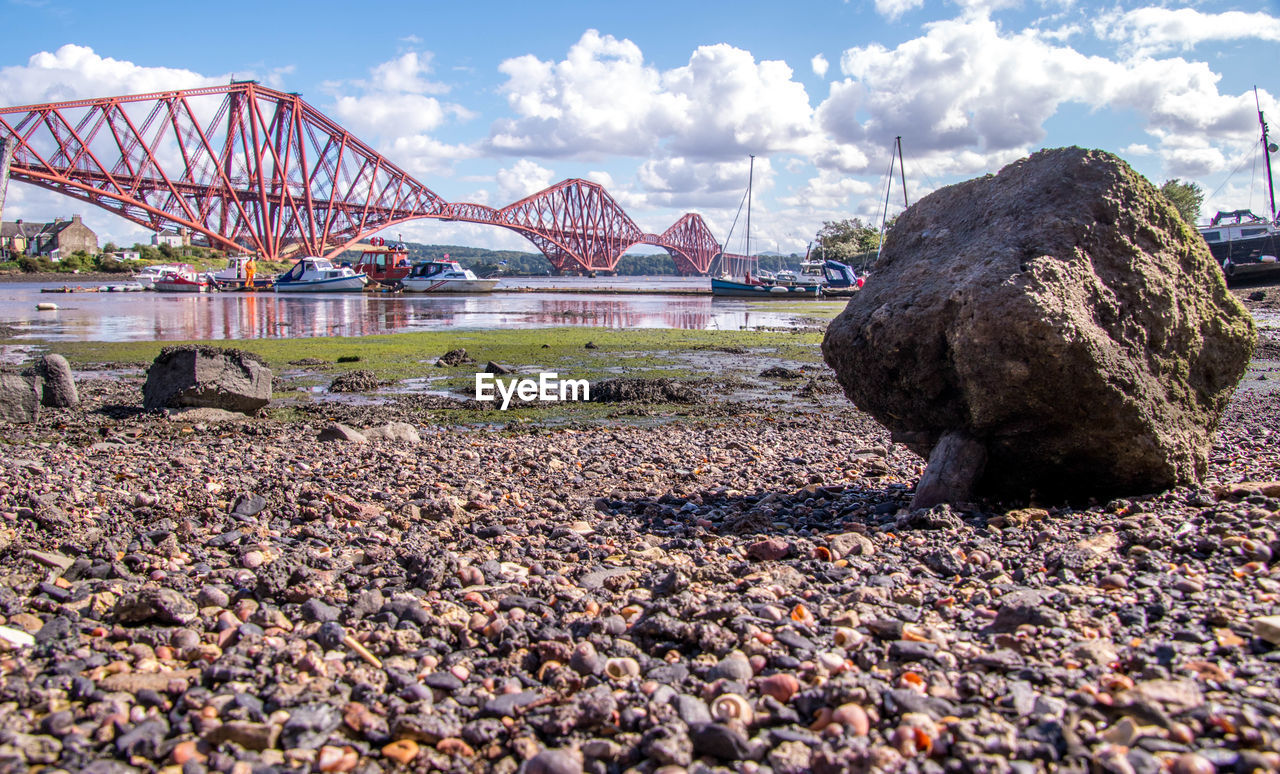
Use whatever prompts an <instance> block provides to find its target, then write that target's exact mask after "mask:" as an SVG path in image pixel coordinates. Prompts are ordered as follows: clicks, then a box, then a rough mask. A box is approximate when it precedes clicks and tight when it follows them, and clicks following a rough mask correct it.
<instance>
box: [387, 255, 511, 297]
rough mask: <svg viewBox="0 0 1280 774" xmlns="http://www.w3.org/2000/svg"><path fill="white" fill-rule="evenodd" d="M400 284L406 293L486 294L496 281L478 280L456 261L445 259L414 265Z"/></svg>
mask: <svg viewBox="0 0 1280 774" xmlns="http://www.w3.org/2000/svg"><path fill="white" fill-rule="evenodd" d="M400 284H401V285H403V286H404V291H405V292H406V293H488V292H489V291H491V290H493V288H494V286H495V285H497V284H498V281H497V280H496V279H480V278H479V277H477V276H476V275H475V273H474V272H472V271H471V270H470V269H464V268H462V265H461V264H459V263H458V262H457V261H452V260H447V259H446V260H440V261H424V262H423V263H418V264H414V266H413V269H412V270H410V272H409V276H407V277H405V278H404V279H402V280H400Z"/></svg>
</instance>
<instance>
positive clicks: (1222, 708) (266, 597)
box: [0, 334, 1280, 774]
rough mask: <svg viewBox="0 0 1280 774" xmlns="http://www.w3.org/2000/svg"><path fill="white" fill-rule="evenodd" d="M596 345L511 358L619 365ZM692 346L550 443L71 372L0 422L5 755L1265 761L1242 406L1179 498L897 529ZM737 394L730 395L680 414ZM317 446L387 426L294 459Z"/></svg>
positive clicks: (824, 434) (513, 416)
mask: <svg viewBox="0 0 1280 774" xmlns="http://www.w3.org/2000/svg"><path fill="white" fill-rule="evenodd" d="M583 335H584V336H585V335H586V334H583ZM593 337H594V334H593ZM620 337H621V336H620V335H619V338H620ZM739 338H740V339H741V340H742V341H749V340H750V337H745V336H741V337H739ZM774 338H779V337H774ZM353 341H356V340H353ZM765 341H768V339H765ZM598 343H599V344H601V345H602V346H601V347H600V349H598V350H584V349H583V345H582V343H581V342H578V341H576V340H574V341H573V342H572V343H571V344H570V342H568V341H566V342H562V343H557V344H556V346H555V347H553V349H552V350H550V352H552V353H554V352H555V351H556V349H557V348H563V349H564V353H563V354H564V356H566V357H570V356H572V357H574V358H577V357H579V356H580V354H581V353H589V354H590V356H591V357H593V358H598V360H599V362H600V363H601V364H606V363H609V362H613V361H614V360H616V358H617V357H620V356H626V355H628V354H629V353H628V352H625V351H623V352H619V346H618V345H617V342H613V341H609V340H606V339H604V338H603V337H600V341H599V342H598ZM736 343H741V341H738V342H735V344H736ZM443 345H444V342H443V341H442V340H441V341H440V342H438V343H437V346H440V347H441V348H443ZM649 345H650V342H648V341H647V340H645V341H644V343H643V346H649ZM470 346H472V345H471V344H470V343H468V347H470ZM528 346H529V347H530V349H529V351H530V352H547V351H548V350H541V349H539V348H538V347H539V346H540V345H536V344H533V343H530V344H528ZM698 346H700V341H699V343H698V344H695V346H694V348H693V349H694V351H693V352H691V353H690V354H691V355H696V356H697V362H698V363H699V368H700V369H701V370H702V371H703V372H705V373H709V374H714V376H712V377H710V378H712V379H713V380H716V381H713V383H712V384H711V385H708V386H707V387H705V388H704V392H705V393H706V397H704V398H703V400H701V401H699V402H695V403H688V404H663V403H653V402H643V401H641V402H630V403H617V404H600V405H599V406H596V407H595V409H596V412H595V414H594V416H593V418H590V419H588V418H585V417H584V418H580V419H573V418H572V415H569V417H568V419H567V421H565V417H563V416H561V415H558V414H556V412H555V411H553V410H551V409H535V408H526V409H522V410H513V411H510V412H501V411H498V410H487V411H484V410H479V409H476V408H475V407H474V406H472V407H468V406H467V403H466V402H465V401H458V400H450V399H439V398H431V397H428V396H421V395H409V396H396V395H385V394H384V395H383V398H385V402H383V403H379V404H376V405H371V404H368V403H364V402H360V401H337V402H328V401H323V402H322V401H313V400H310V399H299V400H298V401H295V402H290V401H281V402H280V404H281V405H279V406H277V407H276V408H275V409H272V410H268V411H267V412H265V413H264V414H263V415H260V416H257V417H253V418H247V417H246V418H237V419H232V420H224V419H220V418H218V417H217V416H216V415H215V416H209V415H208V414H207V413H205V414H201V413H200V412H196V413H195V414H193V415H188V416H183V415H180V414H174V415H172V416H166V415H164V414H160V413H148V412H143V411H141V385H142V381H143V376H142V374H141V373H138V372H130V373H128V374H126V375H108V374H105V373H104V374H102V375H101V376H98V377H95V376H94V375H93V373H92V372H88V373H85V374H84V375H83V376H82V377H81V378H80V379H79V381H78V386H79V389H80V394H81V398H82V401H83V403H82V405H81V406H79V407H77V408H74V409H58V410H49V411H47V413H46V414H45V415H43V416H42V418H41V419H40V420H39V421H38V422H37V423H36V424H34V425H29V426H6V427H4V428H3V435H4V437H5V440H6V444H5V446H4V447H3V448H4V449H5V455H6V457H7V458H9V459H11V460H13V461H14V464H11V465H6V466H3V467H0V556H3V558H4V561H3V562H0V566H3V568H4V569H3V571H0V588H3V589H4V597H3V599H4V607H3V609H2V610H0V625H3V626H5V627H8V628H9V629H10V630H13V631H16V632H19V633H21V634H25V635H27V636H28V637H30V638H31V639H32V640H33V641H34V644H33V645H28V646H20V647H18V648H16V649H13V650H10V651H9V652H7V653H4V654H3V659H0V670H2V671H3V674H5V675H8V676H10V677H9V679H7V680H4V681H0V723H3V724H4V725H5V726H6V728H10V729H12V730H13V732H14V734H13V736H12V739H13V741H12V742H6V743H5V744H6V745H8V747H6V748H5V749H6V750H7V752H6V754H7V755H10V756H17V757H18V758H19V759H20V760H26V761H29V762H30V763H31V764H32V765H33V766H34V765H35V764H36V763H37V762H38V761H39V760H48V759H49V752H48V751H49V749H50V747H51V745H52V744H54V743H57V744H59V745H60V747H58V748H57V750H58V751H57V752H56V754H55V755H54V758H55V759H56V760H55V762H56V763H57V764H58V765H60V766H61V767H62V768H65V769H68V770H79V769H82V768H85V767H87V766H88V765H89V762H90V761H93V760H97V759H116V760H118V761H130V762H133V763H134V764H135V765H140V764H139V763H138V762H140V761H144V760H147V761H150V762H149V763H146V764H141V765H143V769H144V770H157V769H160V768H161V767H162V766H164V765H169V766H171V767H173V768H174V770H177V769H178V768H179V767H181V766H182V765H183V764H184V763H187V762H189V761H192V760H195V761H199V762H201V763H202V764H203V765H204V766H207V767H208V770H211V771H231V770H233V769H232V767H233V765H234V764H236V763H237V762H243V763H246V764H248V765H249V766H255V767H256V766H264V767H265V766H276V767H283V766H285V765H286V764H288V765H292V766H294V767H301V768H303V769H307V770H315V769H319V768H321V766H320V763H321V762H322V761H324V762H329V763H330V764H332V762H333V761H334V760H338V761H343V760H346V759H348V758H349V759H350V762H351V764H352V766H351V768H352V769H358V770H361V771H365V772H370V773H371V774H372V773H373V772H393V771H398V770H403V768H402V765H403V763H404V762H406V761H411V762H412V763H411V766H412V767H413V768H415V769H418V768H421V769H424V770H425V769H431V770H443V771H477V770H494V771H508V772H514V771H517V770H518V769H520V767H521V765H522V764H524V765H525V768H526V769H529V770H539V771H557V772H559V771H569V772H575V774H579V773H581V772H587V771H590V772H607V771H625V770H629V769H633V768H634V769H635V770H637V771H657V770H658V768H659V767H660V766H669V767H670V766H679V767H680V768H681V770H687V771H692V770H697V771H713V770H720V768H717V767H728V769H733V768H736V767H741V766H743V765H746V762H748V761H753V762H755V763H757V764H759V766H760V767H763V766H765V765H768V766H770V767H771V768H772V770H774V771H775V772H778V771H787V772H801V771H817V772H837V771H842V770H846V769H847V768H855V769H857V770H898V769H904V770H914V769H915V768H920V769H921V770H924V764H925V762H926V761H929V763H928V766H929V767H930V768H933V767H943V768H945V769H946V770H968V771H995V770H1004V768H1008V763H1009V762H1010V761H1022V762H1024V764H1025V766H1023V769H1024V770H1028V771H1041V772H1047V771H1052V770H1055V767H1061V766H1062V765H1063V764H1064V763H1065V762H1069V760H1073V761H1075V762H1076V763H1078V764H1079V765H1080V766H1082V767H1085V768H1087V767H1089V766H1090V765H1097V766H1102V765H1103V764H1110V763H1114V762H1115V761H1116V760H1117V758H1116V756H1117V755H1118V756H1119V760H1121V761H1125V762H1133V763H1134V766H1135V770H1143V771H1156V770H1159V768H1160V767H1161V766H1162V765H1163V766H1169V765H1173V761H1175V760H1177V759H1179V756H1186V755H1197V756H1200V757H1207V758H1209V759H1211V760H1212V761H1213V762H1214V763H1215V764H1217V765H1218V766H1219V769H1218V770H1220V771H1229V770H1233V769H1235V768H1240V769H1243V770H1251V768H1252V767H1253V766H1254V765H1255V764H1256V765H1260V766H1261V767H1262V768H1263V769H1264V770H1266V769H1267V768H1268V767H1273V766H1274V765H1275V764H1276V763H1280V750H1277V749H1276V748H1275V744H1274V740H1276V739H1277V736H1276V733H1277V732H1278V731H1280V728H1278V727H1277V726H1278V725H1280V724H1278V723H1277V717H1278V716H1277V714H1275V713H1274V712H1273V711H1272V710H1271V709H1270V708H1272V707H1278V706H1280V695H1277V693H1280V691H1277V688H1278V687H1280V663H1278V662H1277V661H1276V659H1275V652H1276V651H1275V649H1274V647H1273V646H1272V645H1271V644H1269V643H1268V642H1267V641H1264V640H1262V639H1260V638H1259V637H1256V636H1255V634H1254V629H1253V624H1252V621H1253V619H1254V618H1256V617H1260V616H1266V615H1271V614H1272V613H1273V612H1274V601H1273V600H1272V597H1273V596H1274V594H1273V587H1276V585H1277V584H1280V578H1278V577H1277V573H1276V572H1275V571H1274V570H1273V569H1271V568H1270V567H1268V565H1267V563H1266V562H1265V561H1263V562H1261V563H1259V561H1258V560H1257V559H1256V555H1257V553H1258V552H1260V551H1261V550H1262V548H1260V547H1259V546H1262V547H1263V548H1265V547H1267V546H1268V545H1274V544H1275V535H1274V523H1275V522H1278V521H1280V499H1277V494H1280V485H1273V484H1250V485H1248V486H1245V485H1242V484H1241V482H1245V481H1272V482H1274V481H1276V480H1280V463H1278V462H1277V461H1276V459H1275V457H1274V454H1272V453H1271V451H1270V441H1269V440H1268V438H1267V436H1266V435H1265V434H1264V433H1263V431H1264V430H1266V429H1267V428H1273V427H1276V426H1280V407H1277V406H1276V404H1275V402H1274V401H1271V400H1266V399H1263V398H1260V397H1259V396H1257V395H1256V394H1254V393H1253V392H1251V391H1242V392H1240V393H1238V394H1237V396H1236V398H1235V399H1233V401H1232V404H1231V407H1230V408H1229V409H1228V410H1227V413H1226V415H1225V416H1224V422H1223V426H1222V428H1221V429H1220V431H1219V433H1218V435H1217V437H1216V440H1215V447H1214V451H1213V453H1212V454H1211V456H1210V465H1211V468H1210V470H1209V471H1208V475H1209V478H1208V480H1207V481H1206V483H1205V484H1204V485H1203V486H1197V487H1181V488H1178V489H1175V490H1170V491H1167V492H1158V493H1153V494H1146V495H1137V496H1132V497H1127V498H1124V499H1117V500H1115V501H1111V502H1108V503H1099V504H1095V505H1091V506H1080V507H1070V506H1066V505H1061V504H1058V505H1054V504H1045V505H1044V506H1043V507H1040V506H1032V507H1018V506H1017V505H1016V504H1014V505H1001V504H997V503H988V502H980V503H977V504H974V505H972V506H967V507H965V508H963V509H959V510H955V511H946V512H944V513H940V514H939V515H938V519H939V523H937V524H934V525H932V526H934V527H935V528H933V529H919V528H915V527H913V526H912V521H911V516H912V514H911V513H910V511H909V510H908V509H907V508H906V504H907V502H908V501H909V498H910V493H911V488H912V486H913V485H914V482H915V481H916V479H917V477H918V476H919V474H920V471H921V469H922V467H923V464H924V461H923V460H921V459H920V458H918V457H916V456H915V455H913V454H911V453H910V452H909V451H907V450H906V449H905V448H904V447H902V446H901V445H896V444H894V443H892V441H891V440H890V438H889V437H888V433H887V432H886V431H885V430H884V429H883V428H881V427H879V426H878V425H877V424H876V423H874V422H873V421H870V419H869V418H868V417H867V416H866V415H864V414H862V413H860V412H859V411H857V409H856V408H854V407H853V406H852V405H850V404H849V402H848V401H847V400H846V399H845V398H844V396H843V395H842V394H841V393H840V391H839V390H838V388H834V387H833V384H834V380H833V377H832V376H831V375H830V374H829V372H826V371H823V370H819V369H820V367H818V366H816V367H815V370H814V372H813V373H812V374H811V376H812V378H813V381H814V382H816V384H817V385H818V389H814V390H810V391H809V393H808V396H807V397H806V396H802V395H801V393H802V392H805V388H806V386H807V385H808V384H809V383H810V382H809V380H808V379H806V378H801V379H787V378H783V379H763V378H761V377H759V376H758V374H759V373H760V369H761V368H762V367H763V366H765V365H768V364H777V363H778V361H779V356H778V353H777V352H776V351H775V348H774V347H773V346H772V345H770V346H763V347H758V348H753V347H751V346H750V345H749V344H748V345H747V346H744V347H738V346H734V347H725V348H724V350H723V351H722V350H717V349H700V348H697V347H698ZM570 350H572V352H570ZM743 350H745V352H744V351H743ZM436 354H440V353H439V352H437V351H436V350H435V349H432V350H431V351H430V353H429V355H430V356H432V357H434V356H435V355H436ZM474 354H475V355H476V356H477V359H478V360H481V362H482V361H483V356H484V355H485V354H486V350H485V349H483V348H480V349H478V350H477V351H476V352H474ZM583 356H585V355H583ZM335 365H337V364H335V363H331V362H327V363H323V364H312V365H302V366H299V368H300V369H301V371H299V372H294V371H292V370H291V371H290V372H289V373H287V374H286V373H283V372H279V373H278V376H279V377H280V378H281V379H282V380H283V382H284V383H283V384H282V385H281V387H282V388H284V389H290V386H291V385H300V386H301V389H300V390H298V392H299V394H302V393H305V391H306V389H305V384H307V383H309V381H308V380H312V381H314V380H315V379H316V378H319V379H320V381H321V383H327V381H328V379H329V378H331V377H332V376H333V375H334V370H333V367H334V366H335ZM367 365H371V364H370V363H358V364H355V367H361V366H367ZM661 365H662V364H660V363H659V364H653V365H650V366H649V368H653V367H655V366H656V367H661ZM730 366H732V368H730ZM427 367H430V369H431V371H433V372H434V371H435V370H439V369H435V368H434V366H427ZM418 368H419V369H420V370H422V369H423V368H424V366H423V365H420V366H418ZM474 368H475V366H471V367H464V366H459V367H457V368H455V369H450V371H449V372H450V373H452V372H453V371H465V370H474ZM634 373H635V374H636V375H639V374H641V373H643V372H642V371H640V370H637V371H635V372H634ZM744 381H745V382H749V385H748V386H753V387H755V388H760V387H767V391H766V392H765V393H763V394H760V395H756V396H755V397H752V398H750V399H748V400H747V401H745V402H742V403H738V404H733V405H730V404H726V403H724V402H720V401H718V398H719V396H721V395H722V394H724V393H725V392H727V391H728V389H730V387H731V385H733V384H739V383H740V382H744ZM739 386H741V385H739ZM786 394H790V395H792V396H793V397H794V400H795V401H796V403H795V404H794V406H791V407H788V408H786V409H785V410H780V408H779V406H780V405H781V404H780V400H781V398H782V396H783V395H786ZM335 421H336V422H341V423H343V424H345V425H347V426H349V427H353V428H362V429H363V428H377V427H383V426H387V425H388V424H389V423H395V422H400V423H404V424H405V425H406V426H408V427H409V428H411V429H412V430H413V433H412V434H408V433H407V432H406V431H404V430H403V428H402V429H401V430H400V431H399V432H401V433H402V435H400V436H398V437H397V438H395V439H382V440H371V441H369V442H367V443H360V442H356V441H323V440H321V438H320V436H321V431H323V430H324V429H325V428H326V427H328V426H329V425H331V424H332V423H333V422H335ZM371 460H372V462H371ZM1259 529H1263V530H1270V531H1269V532H1268V535H1265V536H1264V535H1259V534H1257V531H1258V530H1259ZM1245 535H1250V536H1252V537H1250V538H1248V539H1245V538H1244V537H1243V536H1245ZM1246 549H1248V550H1246ZM1268 600H1272V601H1268ZM55 634H56V636H55ZM7 636H11V637H12V636H16V635H7ZM19 676H21V677H22V679H21V680H18V679H15V678H17V677H19ZM63 683H66V684H68V685H70V686H71V687H70V688H64V687H63ZM53 706H56V707H58V708H59V712H57V713H54V714H52V715H51V714H50V713H49V712H48V711H47V708H49V707H53ZM1018 708H1021V709H1018ZM1011 709H1012V710H1017V711H1010V710H1011ZM50 718H56V719H53V720H51V719H50ZM1215 718H1221V719H1223V720H1221V721H1217V720H1214V719H1215ZM1228 722H1229V725H1228ZM904 728H905V729H906V731H905V732H904V731H902V730H901V729H904ZM1121 734H1123V735H1124V736H1123V738H1121V736H1120V735H1121ZM1057 735H1062V737H1063V738H1070V739H1071V740H1072V742H1071V746H1070V748H1069V749H1066V750H1065V751H1064V750H1062V749H1060V746H1056V744H1055V743H1054V742H1053V741H1052V740H1054V739H1059V738H1060V737H1059V736H1057ZM1043 739H1049V740H1050V741H1049V742H1042V741H1036V740H1043ZM1117 739H1119V740H1120V741H1116V740H1117ZM48 740H51V741H48ZM1028 740H1030V741H1028ZM1121 742H1127V744H1123V745H1122V744H1121ZM1121 748H1123V749H1121ZM42 755H43V756H44V757H43V758H42V757H41V756H42ZM534 759H536V760H538V761H539V762H538V763H528V761H530V760H534ZM549 762H550V763H549ZM552 763H554V764H555V765H554V766H553V767H551V768H546V766H552ZM333 765H336V764H333ZM1183 765H1184V767H1185V765H1189V764H1183ZM99 767H101V764H99ZM331 767H332V766H331ZM201 770H203V769H201ZM668 770H671V771H674V770H675V769H668ZM939 770H941V769H939ZM1175 770H1182V769H1175ZM1197 770H1198V769H1197Z"/></svg>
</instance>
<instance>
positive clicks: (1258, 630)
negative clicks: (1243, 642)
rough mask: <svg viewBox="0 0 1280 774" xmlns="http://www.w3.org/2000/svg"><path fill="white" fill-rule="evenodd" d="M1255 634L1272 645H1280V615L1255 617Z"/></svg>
mask: <svg viewBox="0 0 1280 774" xmlns="http://www.w3.org/2000/svg"><path fill="white" fill-rule="evenodd" d="M1253 634H1254V636H1255V637H1257V638H1259V639H1261V640H1265V641H1267V642H1269V643H1271V644H1272V645H1280V615H1264V616H1260V617H1258V618H1255V619H1253Z"/></svg>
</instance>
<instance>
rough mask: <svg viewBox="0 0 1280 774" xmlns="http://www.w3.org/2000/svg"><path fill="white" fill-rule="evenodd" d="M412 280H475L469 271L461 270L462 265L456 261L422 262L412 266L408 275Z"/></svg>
mask: <svg viewBox="0 0 1280 774" xmlns="http://www.w3.org/2000/svg"><path fill="white" fill-rule="evenodd" d="M409 276H410V277H413V278H414V279H475V278H476V275H475V274H472V273H471V271H470V270H469V269H464V268H462V264H460V263H458V262H457V261H451V260H440V261H423V262H422V263H416V264H414V265H413V270H412V271H411V272H410V273H409Z"/></svg>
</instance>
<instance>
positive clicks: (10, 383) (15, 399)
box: [0, 373, 40, 423]
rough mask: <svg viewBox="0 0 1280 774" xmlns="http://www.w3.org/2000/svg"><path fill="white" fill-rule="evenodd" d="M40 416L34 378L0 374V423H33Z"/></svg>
mask: <svg viewBox="0 0 1280 774" xmlns="http://www.w3.org/2000/svg"><path fill="white" fill-rule="evenodd" d="M39 416H40V390H39V387H38V385H37V379H36V378H35V377H34V376H23V375H22V374H15V373H0V422H24V423H25V422H34V421H36V419H38V418H39Z"/></svg>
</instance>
